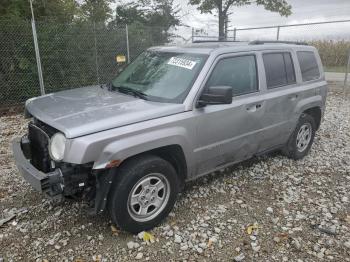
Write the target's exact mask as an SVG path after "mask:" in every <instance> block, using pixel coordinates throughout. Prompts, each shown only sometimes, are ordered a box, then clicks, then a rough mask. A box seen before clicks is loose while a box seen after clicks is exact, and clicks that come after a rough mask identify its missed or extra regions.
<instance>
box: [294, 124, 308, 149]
mask: <svg viewBox="0 0 350 262" xmlns="http://www.w3.org/2000/svg"><path fill="white" fill-rule="evenodd" d="M311 135H312V127H311V125H310V124H309V123H305V124H303V125H302V126H301V127H300V129H299V131H298V135H297V141H296V143H297V149H298V151H299V152H303V151H304V150H305V149H306V148H307V147H308V145H309V143H310V141H311Z"/></svg>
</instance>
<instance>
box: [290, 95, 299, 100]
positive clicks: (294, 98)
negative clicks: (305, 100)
mask: <svg viewBox="0 0 350 262" xmlns="http://www.w3.org/2000/svg"><path fill="white" fill-rule="evenodd" d="M288 98H289V100H292V101H294V100H296V99H297V98H298V95H297V94H294V95H290V96H289V97H288Z"/></svg>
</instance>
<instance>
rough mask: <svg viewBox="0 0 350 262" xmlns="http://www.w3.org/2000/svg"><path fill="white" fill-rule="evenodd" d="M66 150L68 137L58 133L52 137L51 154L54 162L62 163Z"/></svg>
mask: <svg viewBox="0 0 350 262" xmlns="http://www.w3.org/2000/svg"><path fill="white" fill-rule="evenodd" d="M65 148H66V137H65V136H64V135H63V134H62V133H56V134H54V135H53V136H52V137H51V140H50V144H49V153H50V156H51V158H52V159H53V160H55V161H61V160H62V159H63V156H64V150H65Z"/></svg>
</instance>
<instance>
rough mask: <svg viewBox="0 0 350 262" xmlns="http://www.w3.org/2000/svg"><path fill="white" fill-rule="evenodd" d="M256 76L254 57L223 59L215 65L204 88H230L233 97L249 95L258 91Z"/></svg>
mask: <svg viewBox="0 0 350 262" xmlns="http://www.w3.org/2000/svg"><path fill="white" fill-rule="evenodd" d="M257 75H258V74H257V68H256V61H255V56H254V55H245V56H235V57H230V58H224V59H221V60H220V61H219V62H218V63H217V64H216V66H215V68H214V70H213V72H212V74H211V76H210V77H209V80H208V82H207V84H206V86H207V87H210V86H232V88H233V94H232V95H233V96H239V95H244V94H249V93H252V92H256V91H258V80H257Z"/></svg>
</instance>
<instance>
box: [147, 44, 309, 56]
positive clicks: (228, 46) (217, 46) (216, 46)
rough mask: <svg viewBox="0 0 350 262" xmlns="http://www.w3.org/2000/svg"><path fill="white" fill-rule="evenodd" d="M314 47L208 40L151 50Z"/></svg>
mask: <svg viewBox="0 0 350 262" xmlns="http://www.w3.org/2000/svg"><path fill="white" fill-rule="evenodd" d="M285 48H295V49H313V47H311V46H308V45H307V44H304V43H298V42H287V41H285V42H283V41H265V42H264V41H253V42H233V41H231V42H230V41H221V42H219V41H217V42H214V41H208V42H204V41H203V42H198V43H190V44H186V45H180V46H179V45H178V46H155V47H151V48H150V50H155V51H162V52H183V53H199V54H210V53H212V52H214V51H218V52H220V51H222V52H244V51H252V50H255V51H257V50H271V49H272V50H273V49H285Z"/></svg>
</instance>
